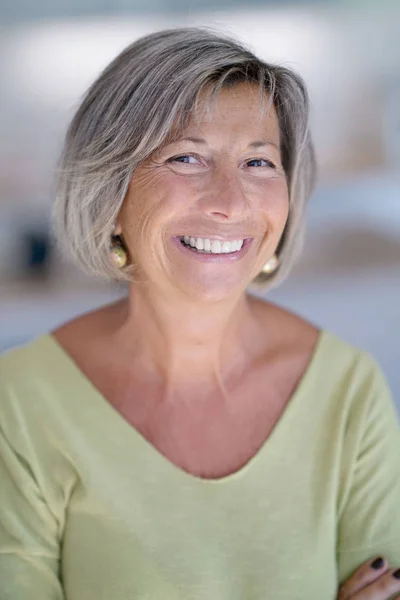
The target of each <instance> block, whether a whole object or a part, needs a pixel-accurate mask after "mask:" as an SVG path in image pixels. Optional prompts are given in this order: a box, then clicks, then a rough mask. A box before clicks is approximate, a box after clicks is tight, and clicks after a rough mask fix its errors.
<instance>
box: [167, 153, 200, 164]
mask: <svg viewBox="0 0 400 600" xmlns="http://www.w3.org/2000/svg"><path fill="white" fill-rule="evenodd" d="M167 162H169V163H181V164H184V165H198V164H200V161H199V159H198V158H197V157H196V156H194V155H193V154H179V155H178V156H172V157H171V158H169V159H168V160H167Z"/></svg>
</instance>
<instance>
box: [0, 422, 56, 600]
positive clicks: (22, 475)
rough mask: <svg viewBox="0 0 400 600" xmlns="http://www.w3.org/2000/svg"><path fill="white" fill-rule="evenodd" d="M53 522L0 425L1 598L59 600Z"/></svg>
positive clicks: (30, 474)
mask: <svg viewBox="0 0 400 600" xmlns="http://www.w3.org/2000/svg"><path fill="white" fill-rule="evenodd" d="M57 529H58V528H57V521H56V519H55V517H54V515H53V514H52V513H51V511H50V509H49V507H48V506H47V504H46V502H45V500H44V498H43V496H42V494H41V492H40V489H39V486H38V484H37V482H36V481H35V477H34V474H33V471H32V469H31V468H30V466H29V462H28V461H27V457H26V456H25V457H24V456H23V455H22V454H21V452H18V451H17V450H16V449H15V448H13V446H12V443H11V441H10V440H8V439H7V436H6V434H5V432H4V431H3V430H2V427H1V422H0V598H1V599H2V600H62V598H63V592H62V587H61V583H60V580H59V576H58V573H59V543H58V541H57Z"/></svg>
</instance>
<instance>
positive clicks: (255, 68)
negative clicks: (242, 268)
mask: <svg viewBox="0 0 400 600" xmlns="http://www.w3.org/2000/svg"><path fill="white" fill-rule="evenodd" d="M242 82H249V83H252V84H256V85H258V86H259V90H260V92H261V94H262V97H263V98H268V103H273V104H274V106H275V109H276V112H277V116H278V121H279V126H280V136H281V154H282V163H283V167H284V170H285V173H286V178H287V182H288V189H289V216H288V220H287V223H286V227H285V230H284V233H283V235H282V238H281V240H280V243H279V247H278V249H277V254H278V257H279V268H278V269H277V271H275V272H274V273H273V274H272V275H266V274H260V275H259V276H257V277H256V278H255V279H254V281H253V282H252V283H253V284H256V286H257V285H258V284H261V285H262V288H263V289H268V288H270V287H273V286H276V285H277V284H278V283H280V282H281V281H282V280H283V279H284V278H285V277H286V275H287V273H288V272H289V270H290V268H291V266H292V264H293V262H294V260H295V259H296V257H297V255H298V254H299V251H300V249H301V246H302V242H303V235H304V213H305V204H306V201H307V199H308V197H309V196H310V194H311V192H312V188H313V185H314V180H315V160H314V150H313V144H312V141H311V137H310V133H309V124H308V113H309V101H308V94H307V90H306V87H305V84H304V82H303V80H302V79H301V77H300V76H299V75H297V74H296V73H294V72H292V71H291V70H289V69H287V68H284V67H281V66H277V65H272V64H268V63H265V62H264V61H262V60H261V59H259V58H257V57H256V56H255V55H254V54H253V53H252V52H250V51H249V50H248V49H247V48H245V47H244V46H242V45H241V44H240V43H238V42H237V41H235V40H232V39H230V38H229V37H226V36H225V35H223V36H221V35H219V34H217V33H215V32H213V31H210V30H208V29H204V28H181V29H169V30H165V31H160V32H157V33H153V34H150V35H147V36H145V37H142V38H140V39H138V40H137V41H136V42H134V43H133V44H131V45H130V46H128V47H127V48H126V49H125V50H123V51H122V52H121V54H119V55H118V56H117V57H116V58H115V59H114V60H113V61H112V62H111V63H110V64H109V65H108V66H107V67H106V68H105V70H104V71H103V72H102V73H101V74H100V76H99V77H98V79H97V80H96V81H95V82H94V83H93V84H92V86H91V87H90V88H89V90H88V91H87V93H86V94H85V96H84V98H83V101H82V103H81V105H80V106H79V108H78V110H77V112H76V114H75V116H74V117H73V119H72V121H71V124H70V126H69V128H68V131H67V135H66V139H65V145H64V149H63V152H62V154H61V158H60V163H59V170H58V177H57V189H56V202H55V207H54V213H53V218H54V225H55V233H56V238H57V241H58V242H59V243H60V244H61V247H64V248H67V249H68V250H69V252H72V255H73V256H74V258H75V259H76V261H77V262H78V263H79V265H80V266H81V267H83V269H84V270H85V271H86V272H88V273H90V274H93V275H98V276H101V277H103V278H105V279H109V280H110V279H111V280H117V281H133V280H134V266H135V265H134V257H130V264H129V265H128V266H127V267H125V268H124V269H121V270H119V269H118V268H117V267H115V266H114V265H113V264H112V262H111V261H110V258H109V252H110V242H111V239H112V234H113V227H114V223H115V221H116V218H117V216H118V213H119V211H120V208H121V205H122V203H123V201H124V198H125V195H126V192H127V189H128V185H129V183H130V180H131V178H132V176H134V172H135V169H136V168H137V167H138V165H140V164H141V163H142V162H143V161H145V160H146V159H147V158H148V157H149V156H150V155H151V154H152V153H154V152H155V151H156V150H157V149H158V148H159V147H160V146H162V145H163V144H165V143H166V141H167V140H168V138H169V136H170V135H171V132H172V131H174V132H175V134H176V131H177V129H178V130H182V129H183V128H184V127H185V125H187V123H188V121H189V119H190V118H191V117H192V116H193V113H194V112H195V108H196V103H197V102H198V100H199V95H200V94H201V93H202V92H204V91H210V90H211V92H212V96H213V97H215V95H216V94H217V93H218V91H219V90H221V88H223V87H225V86H232V85H235V84H238V83H242ZM180 128H181V129H180Z"/></svg>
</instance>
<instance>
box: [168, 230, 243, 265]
mask: <svg viewBox="0 0 400 600" xmlns="http://www.w3.org/2000/svg"><path fill="white" fill-rule="evenodd" d="M180 238H181V236H176V237H173V238H172V241H173V242H174V244H175V245H176V246H177V247H178V248H179V250H180V251H181V252H183V253H184V254H186V255H189V254H190V256H191V257H192V258H194V259H197V260H200V261H201V262H211V263H226V262H232V261H237V260H240V259H241V258H242V257H243V256H244V255H245V254H246V252H247V251H248V250H249V248H250V246H251V244H252V242H253V238H245V239H244V241H243V246H242V247H241V248H240V250H239V251H238V252H226V253H224V254H212V253H211V252H210V253H205V252H193V251H192V250H189V249H188V248H186V246H184V245H183V244H182V242H181V239H180ZM213 239H218V238H215V237H214V238H213Z"/></svg>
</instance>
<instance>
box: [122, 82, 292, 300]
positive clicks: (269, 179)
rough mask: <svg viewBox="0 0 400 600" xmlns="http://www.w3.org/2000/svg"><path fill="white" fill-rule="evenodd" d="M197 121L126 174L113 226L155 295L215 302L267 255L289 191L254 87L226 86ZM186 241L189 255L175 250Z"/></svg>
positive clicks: (270, 122) (275, 136)
mask: <svg viewBox="0 0 400 600" xmlns="http://www.w3.org/2000/svg"><path fill="white" fill-rule="evenodd" d="M200 114H204V117H202V118H201V119H197V121H195V120H193V122H192V123H191V124H190V125H189V126H188V128H187V129H186V130H185V131H184V132H183V134H182V135H181V136H180V137H179V138H178V139H176V140H174V141H173V142H172V143H168V145H165V146H163V147H161V148H160V149H159V150H158V151H157V153H156V154H154V155H153V156H152V157H150V158H149V159H148V160H146V161H145V162H144V163H143V164H142V165H141V166H140V167H139V168H138V169H137V170H136V171H135V173H134V176H133V178H132V181H131V183H130V186H129V190H128V193H127V195H126V198H125V201H124V204H123V206H122V209H121V212H120V215H119V219H118V224H117V227H118V228H120V229H121V230H122V235H123V238H124V241H125V244H126V246H127V248H128V250H129V253H130V255H131V256H133V257H134V262H135V265H137V267H138V269H139V274H140V278H141V280H143V279H144V280H145V281H147V282H151V283H152V284H154V285H155V286H156V287H158V288H162V292H163V293H164V294H165V293H168V292H171V294H174V293H176V292H179V293H182V294H184V295H186V296H190V297H192V298H196V299H198V300H202V299H203V300H222V299H224V298H226V297H227V296H231V295H232V294H235V293H241V292H243V291H244V290H245V289H246V286H247V285H248V284H249V283H250V281H251V280H252V279H253V278H254V277H255V276H256V275H257V274H258V273H259V272H260V270H261V269H262V267H263V266H264V264H265V263H266V262H267V260H268V259H269V258H271V256H272V255H273V254H274V252H275V250H276V248H277V245H278V243H279V240H280V238H281V235H282V232H283V230H284V227H285V223H286V220H287V216H288V208H289V198H288V189H287V183H286V177H285V173H284V170H283V168H282V162H281V154H280V139H279V125H278V119H277V116H276V112H275V109H274V108H272V109H271V111H269V113H268V114H267V113H266V112H265V110H264V112H263V111H262V106H261V101H260V98H259V92H258V88H255V87H252V86H250V85H249V84H239V85H237V86H235V87H233V88H225V89H223V90H222V91H221V93H220V94H219V96H218V99H217V103H216V106H215V109H214V108H213V110H212V111H202V112H200ZM185 236H187V237H185ZM190 238H194V240H192V243H193V242H194V243H195V244H196V247H197V249H196V250H191V249H190V248H188V247H187V245H184V243H183V242H184V241H185V240H186V242H188V241H189V245H190ZM182 240H183V242H182ZM232 241H236V243H234V244H233V245H232V244H227V243H226V242H232ZM224 242H225V245H224ZM242 242H243V245H242ZM240 246H241V248H240V249H239V247H240ZM222 250H226V251H227V252H223V253H222Z"/></svg>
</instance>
